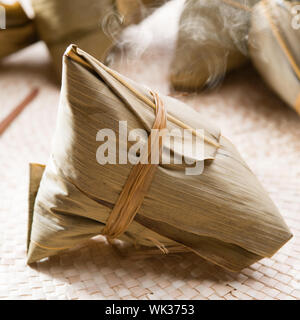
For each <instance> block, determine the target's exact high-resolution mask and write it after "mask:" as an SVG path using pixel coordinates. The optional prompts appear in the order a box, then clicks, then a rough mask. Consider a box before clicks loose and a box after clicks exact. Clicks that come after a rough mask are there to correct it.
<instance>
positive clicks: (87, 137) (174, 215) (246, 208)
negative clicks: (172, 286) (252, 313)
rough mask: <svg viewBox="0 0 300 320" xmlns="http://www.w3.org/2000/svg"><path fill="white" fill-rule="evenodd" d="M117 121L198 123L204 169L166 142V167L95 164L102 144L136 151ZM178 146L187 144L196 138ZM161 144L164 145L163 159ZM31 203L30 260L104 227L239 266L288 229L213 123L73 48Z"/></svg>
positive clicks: (273, 245)
mask: <svg viewBox="0 0 300 320" xmlns="http://www.w3.org/2000/svg"><path fill="white" fill-rule="evenodd" d="M153 109H155V111H154V110H153ZM120 121H127V128H128V131H127V132H128V133H131V132H132V130H133V129H139V130H141V129H143V130H145V131H146V132H148V133H149V132H150V129H151V128H158V131H156V132H160V131H161V130H162V128H166V129H167V131H168V132H169V131H170V130H171V129H174V128H175V129H177V130H179V132H182V130H183V128H193V129H202V130H203V135H202V138H203V140H202V141H203V142H204V143H203V145H204V151H203V153H202V156H201V157H197V158H195V160H196V163H200V162H202V163H203V162H204V164H205V165H204V171H203V173H202V174H198V175H195V174H194V175H190V174H189V175H187V174H186V168H187V166H188V165H187V164H186V163H182V164H175V162H173V161H172V160H174V157H175V156H176V153H177V156H178V154H179V155H180V152H182V151H181V150H180V149H175V148H174V146H175V144H174V145H172V146H171V147H170V148H169V151H170V150H171V151H172V152H171V153H170V154H171V162H170V164H167V163H159V164H145V165H142V164H135V165H134V164H131V163H126V161H125V162H121V161H116V164H112V163H110V162H109V163H106V164H105V163H102V164H101V163H100V162H99V161H98V160H97V159H98V158H97V154H98V151H99V147H102V146H103V145H104V144H106V146H107V148H108V149H107V151H108V154H107V157H110V156H109V153H110V151H111V150H115V151H116V154H117V156H116V157H117V159H118V158H119V156H120V151H119V150H123V149H124V148H125V150H126V151H128V157H129V156H130V154H132V153H136V151H137V150H136V149H135V150H134V151H132V146H133V145H134V144H133V141H134V139H129V136H130V134H128V146H126V144H125V142H124V137H125V140H126V138H127V133H125V134H124V131H123V129H122V132H123V135H121V134H120V133H121V131H120V130H121V129H120ZM103 129H107V130H108V132H110V133H111V132H113V133H115V135H113V136H114V138H113V139H112V140H109V139H108V140H105V139H104V138H103V137H102V138H103V139H104V140H105V142H104V144H102V143H101V142H100V141H102V142H103V141H104V140H103V139H102V138H101V137H100V136H99V130H103ZM164 130H165V129H164ZM192 132H195V131H192ZM146 136H147V134H146ZM120 137H121V138H120ZM146 138H147V137H146ZM156 138H157V136H156ZM140 139H141V141H142V144H143V145H145V144H147V142H146V140H144V139H143V138H140ZM151 139H152V138H151ZM152 142H153V143H154V139H153V141H152V140H151V143H152ZM148 143H149V141H148ZM151 143H150V144H151ZM184 143H187V145H186V146H185V145H184V147H188V149H189V148H191V147H194V145H193V144H194V140H193V139H190V140H185V141H184ZM116 145H117V146H118V147H115V146H116ZM120 146H121V147H120ZM148 146H149V144H148ZM114 148H116V149H114ZM119 148H123V149H119ZM144 150H145V149H144ZM167 150H168V148H167V147H166V148H165V146H164V145H163V148H161V150H160V152H161V156H162V158H163V157H164V156H165V155H166V152H167ZM141 153H143V152H141ZM105 154H106V153H105ZM122 163H124V164H122ZM151 163H152V162H151ZM145 170H146V171H145ZM29 200H30V201H29V242H28V263H32V262H35V261H38V260H40V259H43V258H45V257H49V256H52V255H56V254H58V253H61V252H63V251H64V250H67V249H68V248H71V247H73V246H75V245H77V244H78V243H79V242H81V241H83V240H86V239H89V238H91V237H93V236H95V235H100V234H103V235H105V236H107V237H108V239H110V240H111V239H115V238H118V239H121V240H125V241H128V242H131V243H133V244H135V245H137V246H139V245H141V246H146V247H148V248H153V247H156V246H158V247H160V249H161V250H163V251H164V252H165V253H167V252H177V251H178V252H182V251H192V252H194V253H195V254H197V255H199V256H201V257H203V258H205V259H207V260H209V261H211V262H213V263H215V264H218V265H220V266H222V267H224V268H226V269H229V270H233V271H239V270H241V269H243V268H245V267H246V266H249V265H251V264H252V263H254V262H255V261H257V260H259V259H261V258H263V257H270V256H272V255H273V254H274V253H275V252H276V251H277V250H278V249H279V248H280V247H281V246H282V245H284V244H285V243H286V242H287V241H288V240H289V239H290V238H291V236H292V235H291V233H290V231H289V229H288V227H287V226H286V224H285V222H284V221H283V219H282V217H281V216H280V214H279V212H278V210H277V208H276V207H275V206H274V204H273V202H272V201H271V199H270V198H269V196H268V195H267V193H266V191H265V190H264V189H263V188H262V186H261V185H260V183H259V181H258V180H257V179H256V177H255V176H254V175H253V173H252V172H251V170H250V169H249V168H248V166H247V165H246V163H245V162H244V161H243V159H242V158H241V156H240V155H239V153H238V152H237V150H236V148H235V147H234V146H233V145H232V144H231V143H230V141H229V140H228V139H226V138H225V137H223V136H222V135H221V133H220V131H219V129H218V128H216V127H214V126H213V125H211V124H210V123H209V121H207V120H206V119H205V118H203V117H202V116H200V114H198V113H197V112H196V111H194V110H193V109H191V108H190V107H188V106H187V105H186V104H184V103H182V102H180V101H177V100H175V99H173V98H170V97H166V96H163V95H157V94H155V93H153V92H151V91H150V90H149V89H147V88H145V87H143V86H142V85H140V84H137V83H134V82H133V81H131V80H129V79H127V78H125V77H124V76H122V75H120V74H118V73H117V72H115V71H113V70H111V69H109V68H108V67H106V66H105V65H103V64H102V63H101V62H99V61H97V60H96V59H95V58H93V57H92V56H90V55H88V54H87V53H85V52H84V51H82V50H80V49H78V48H77V47H75V46H70V48H68V49H67V51H66V53H65V56H64V70H63V82H62V91H61V99H60V107H59V112H58V122H57V127H56V132H55V136H54V144H53V149H52V153H51V158H50V159H49V162H48V163H47V166H46V167H45V168H44V167H43V166H40V165H36V164H35V165H31V183H30V195H29Z"/></svg>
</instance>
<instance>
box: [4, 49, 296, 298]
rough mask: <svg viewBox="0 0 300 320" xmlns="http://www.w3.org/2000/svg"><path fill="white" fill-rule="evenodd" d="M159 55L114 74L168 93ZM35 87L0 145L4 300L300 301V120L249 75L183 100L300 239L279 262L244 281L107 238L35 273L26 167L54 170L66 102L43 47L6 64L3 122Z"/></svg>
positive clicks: (246, 273) (195, 260) (193, 260)
mask: <svg viewBox="0 0 300 320" xmlns="http://www.w3.org/2000/svg"><path fill="white" fill-rule="evenodd" d="M160 50H161V48H157V51H156V53H153V54H152V55H151V56H148V57H147V56H145V57H144V56H143V57H142V58H141V59H140V61H139V62H138V63H136V62H134V59H133V60H132V59H129V60H126V63H124V59H123V60H122V61H121V62H119V63H118V60H116V61H115V67H116V68H117V69H118V70H119V71H121V72H124V73H125V74H126V75H127V76H130V77H132V78H133V79H134V80H137V81H141V82H143V83H145V84H146V85H148V86H149V87H152V88H153V89H154V90H155V89H159V90H160V92H162V93H170V91H169V87H168V84H167V81H166V78H167V69H168V63H167V62H166V59H167V58H166V59H165V56H164V51H160ZM152 52H155V50H153V51H152ZM153 61H157V63H153ZM144 63H146V65H147V66H149V68H148V69H147V70H145V68H144V67H143V65H145V64H144ZM33 87H38V88H39V89H40V93H39V95H38V97H37V98H36V99H35V100H34V101H33V102H32V103H31V104H30V105H29V106H28V107H27V108H26V109H25V111H24V112H23V113H22V114H21V115H20V116H19V117H18V118H17V119H16V120H15V121H14V123H13V124H12V125H11V126H10V127H9V128H8V130H7V131H6V132H5V133H4V134H3V135H2V136H1V137H0V299H228V300H230V299H300V163H299V159H300V118H299V117H298V116H297V115H296V113H295V112H294V111H292V110H290V109H289V108H288V107H287V106H285V105H284V103H282V102H281V101H280V100H279V99H278V98H277V97H276V96H275V95H274V94H273V93H272V92H271V91H270V90H269V89H268V88H267V87H266V86H265V84H264V83H263V82H262V81H261V80H260V78H259V76H258V75H257V73H256V72H255V71H254V70H253V69H252V68H251V67H250V66H249V67H246V68H245V69H243V70H241V71H239V72H235V73H233V74H231V75H230V76H229V77H227V78H226V80H225V81H224V82H223V84H222V86H221V87H220V88H218V89H217V90H215V91H208V92H204V93H202V94H198V95H181V94H175V96H176V97H178V98H179V99H181V100H183V101H185V102H186V103H188V104H190V105H191V106H193V107H194V108H195V109H196V110H198V111H199V112H200V113H201V114H203V115H205V116H206V117H209V118H210V119H211V120H212V121H214V122H215V123H216V124H217V125H218V126H219V127H220V128H221V129H222V133H223V134H224V135H225V136H227V137H228V138H230V139H231V140H232V142H233V143H234V144H235V145H236V146H237V148H238V150H239V151H240V152H241V154H242V156H243V157H244V158H245V160H246V161H247V163H248V164H249V166H250V168H251V169H252V170H253V171H254V173H255V174H256V175H257V176H258V178H259V180H260V181H261V182H262V184H263V186H264V187H265V188H266V190H267V191H268V192H269V193H270V195H271V198H272V199H273V200H274V202H275V204H276V205H277V206H278V208H279V210H280V212H281V214H282V215H283V217H284V218H285V220H286V222H287V224H288V226H289V227H290V229H291V231H292V233H293V234H294V237H293V239H292V240H291V241H290V242H289V243H288V244H286V245H285V246H284V247H283V248H282V249H281V250H280V251H279V252H278V253H277V254H276V255H275V256H273V257H272V258H271V259H264V260H262V261H260V262H258V263H255V264H254V265H252V266H251V267H250V268H247V269H244V270H243V272H241V273H239V274H234V273H231V272H227V271H224V270H222V269H220V268H219V267H216V266H214V265H212V264H210V263H208V262H206V261H204V260H202V259H201V258H199V257H197V256H195V255H193V254H187V255H182V256H180V255H179V256H156V257H153V258H151V259H144V260H137V261H136V260H132V259H129V258H122V257H120V256H119V255H118V254H117V253H116V252H115V251H114V250H113V249H112V248H111V247H110V246H109V245H108V244H107V243H106V241H105V239H103V238H102V237H99V238H97V239H93V240H90V241H89V242H88V243H84V244H82V245H81V246H80V247H77V248H74V249H73V250H71V251H69V252H67V253H64V254H62V255H60V256H56V257H52V258H50V259H46V260H45V261H43V262H39V263H36V264H34V265H32V266H31V267H29V266H27V265H26V234H27V195H28V173H29V170H28V163H29V162H39V163H46V161H47V158H48V156H49V153H50V148H51V137H52V134H53V131H54V128H55V121H56V114H57V106H58V101H59V86H58V85H57V83H56V80H55V75H54V73H53V71H52V68H51V64H50V61H49V58H48V56H47V51H46V49H45V47H44V46H43V45H42V44H37V45H35V46H33V47H31V48H28V49H26V50H25V51H23V52H21V53H19V54H17V55H15V56H12V57H10V58H9V59H7V60H6V61H4V62H3V63H2V64H1V65H0V119H2V118H3V117H4V116H5V115H6V114H8V113H9V111H11V110H12V108H13V107H15V106H16V105H18V103H19V102H20V101H22V99H23V98H24V97H25V96H26V95H27V94H28V93H29V92H30V90H31V88H33Z"/></svg>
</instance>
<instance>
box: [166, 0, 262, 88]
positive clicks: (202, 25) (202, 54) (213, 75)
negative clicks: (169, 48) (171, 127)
mask: <svg viewBox="0 0 300 320" xmlns="http://www.w3.org/2000/svg"><path fill="white" fill-rule="evenodd" d="M256 2H258V0H186V2H185V6H184V9H183V12H182V15H181V18H180V22H179V31H178V39H177V47H176V49H175V56H174V59H173V62H172V64H171V72H170V73H171V74H170V80H171V83H172V85H173V87H174V88H175V89H182V90H197V89H201V88H202V87H204V86H205V85H209V86H213V85H215V84H216V83H217V82H218V81H219V80H220V79H222V77H223V76H224V74H225V73H226V72H227V71H229V70H232V69H235V68H237V67H239V66H241V65H242V64H244V63H245V62H246V61H247V56H248V50H247V35H248V29H249V22H250V16H251V9H252V6H253V5H254V4H255V3H256Z"/></svg>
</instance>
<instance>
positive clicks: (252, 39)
mask: <svg viewBox="0 0 300 320" xmlns="http://www.w3.org/2000/svg"><path fill="white" fill-rule="evenodd" d="M297 3H298V4H300V2H299V1H298V2H297V1H276V0H269V1H261V2H260V3H258V4H257V5H256V6H255V7H254V9H253V15H252V21H251V29H250V33H249V48H250V49H249V50H250V55H251V58H252V61H253V64H254V65H255V67H256V68H257V70H258V71H259V72H260V74H261V75H262V77H263V78H264V80H265V81H266V82H267V83H268V84H269V85H270V87H271V88H272V89H273V90H274V91H275V92H276V93H277V94H278V95H279V96H280V97H281V98H282V99H283V100H284V101H285V102H286V103H287V104H288V105H289V106H290V107H292V108H294V109H295V110H296V111H297V112H298V113H299V114H300V29H299V28H298V29H297V28H294V27H293V19H295V17H296V16H295V14H293V13H292V8H293V7H294V6H295V5H296V4H297Z"/></svg>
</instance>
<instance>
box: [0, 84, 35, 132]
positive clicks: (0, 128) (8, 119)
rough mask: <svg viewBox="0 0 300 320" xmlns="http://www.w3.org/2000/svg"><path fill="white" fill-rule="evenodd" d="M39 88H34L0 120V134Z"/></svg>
mask: <svg viewBox="0 0 300 320" xmlns="http://www.w3.org/2000/svg"><path fill="white" fill-rule="evenodd" d="M38 92H39V89H37V88H34V89H32V91H31V92H30V93H29V95H28V96H27V97H26V98H25V99H24V100H23V101H22V102H21V103H20V104H19V105H18V106H17V107H15V108H14V110H13V111H12V112H11V113H10V114H9V115H8V116H7V117H6V118H4V120H2V121H1V122H0V135H1V134H2V133H3V132H4V131H5V130H6V129H7V128H8V127H9V125H10V124H11V123H12V122H13V121H14V120H15V119H16V118H17V116H18V115H19V114H20V113H21V112H22V111H23V110H24V109H25V108H26V107H27V106H28V105H29V104H30V102H31V101H32V100H33V99H34V98H35V97H36V96H37V94H38Z"/></svg>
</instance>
